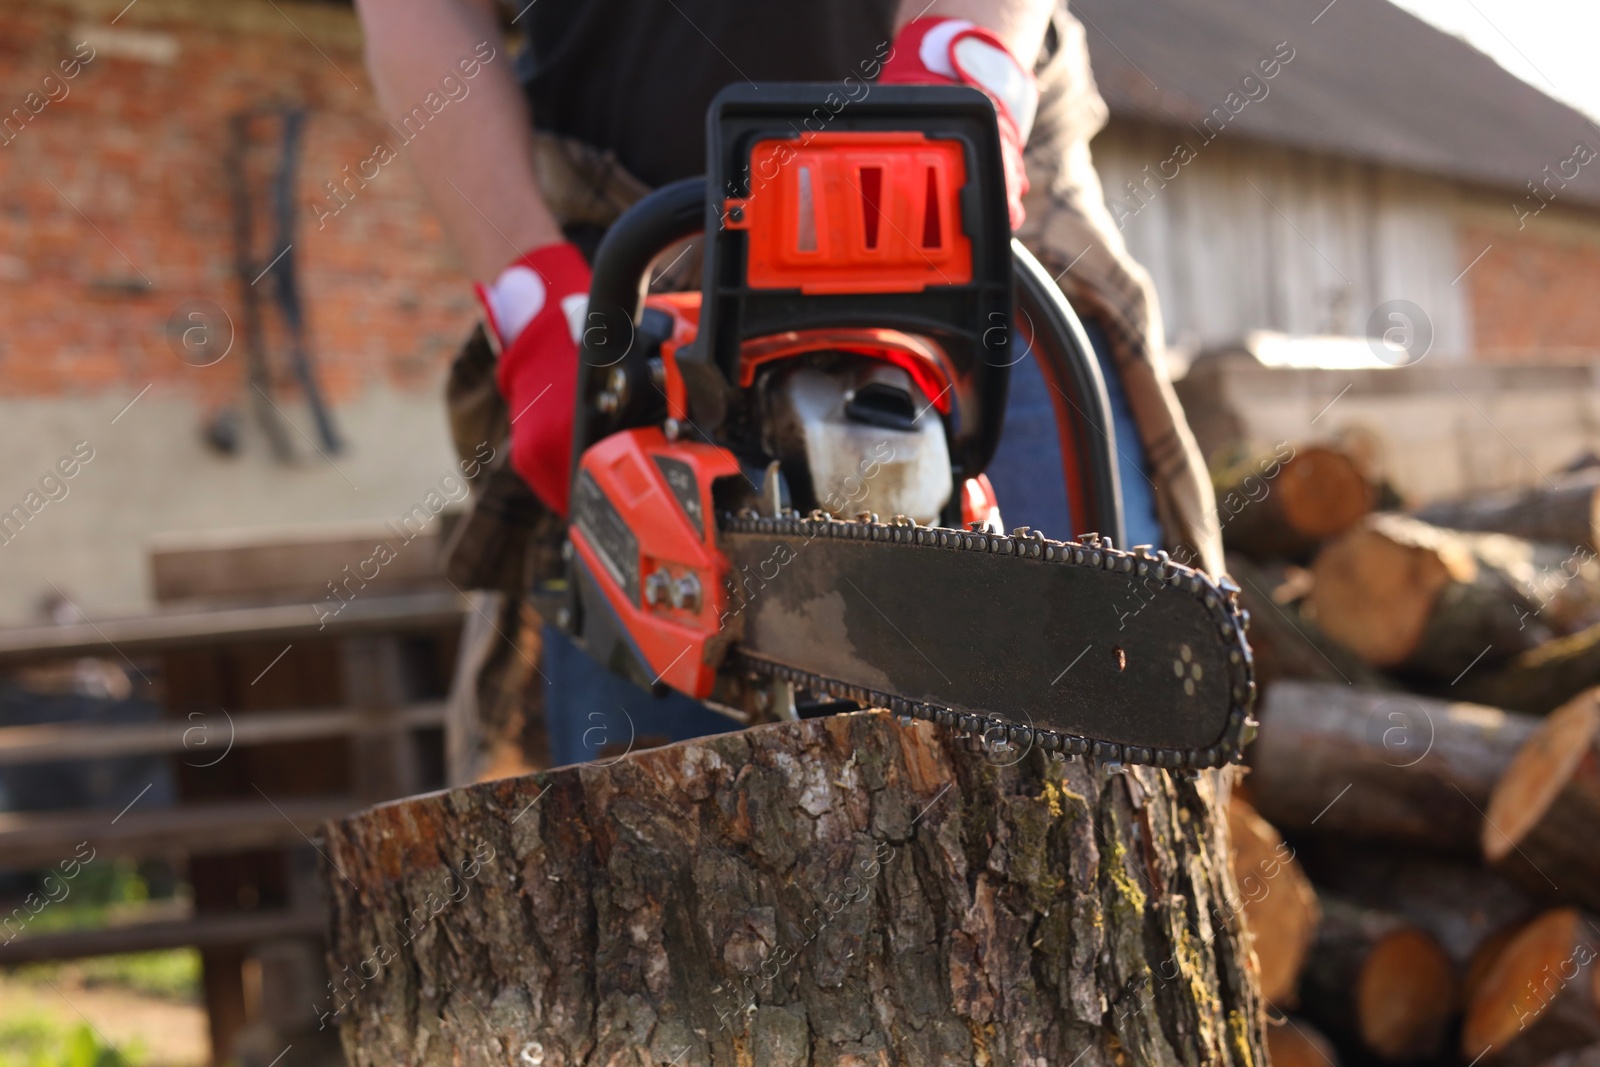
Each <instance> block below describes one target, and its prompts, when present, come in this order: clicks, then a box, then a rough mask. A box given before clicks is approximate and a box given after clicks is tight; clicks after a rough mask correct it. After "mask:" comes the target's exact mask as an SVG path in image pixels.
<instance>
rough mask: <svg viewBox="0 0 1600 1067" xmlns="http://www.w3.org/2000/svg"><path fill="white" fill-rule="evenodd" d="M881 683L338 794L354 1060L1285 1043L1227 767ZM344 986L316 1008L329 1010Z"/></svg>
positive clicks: (331, 851)
mask: <svg viewBox="0 0 1600 1067" xmlns="http://www.w3.org/2000/svg"><path fill="white" fill-rule="evenodd" d="M969 744H970V742H968V741H964V740H962V739H960V738H956V737H954V736H952V735H950V734H948V733H945V732H943V731H940V730H937V729H935V728H933V727H931V726H929V725H927V724H923V723H916V724H903V723H900V722H898V721H897V720H896V719H894V718H893V717H891V716H889V715H887V714H884V713H877V712H863V713H856V714H850V715H841V716H835V717H828V718H822V719H813V720H807V721H804V722H794V723H783V724H778V725H769V726H762V727H757V728H755V729H751V730H747V731H744V732H740V733H733V734H726V735H722V736H719V737H711V738H702V739H699V740H695V741H689V742H683V743H681V744H677V745H672V746H670V747H666V748H660V749H653V750H650V751H646V752H639V753H634V754H632V755H629V756H626V757H624V758H620V759H618V760H616V761H613V762H611V763H609V764H604V763H592V764H584V765H579V766H574V767H564V768H558V769H556V770H552V771H545V772H541V773H539V774H536V775H530V776H527V777H522V778H514V779H506V780H502V781H498V782H490V783H486V784H482V785H477V786H471V787H467V788H463V789H457V790H453V791H450V792H445V793H439V794H434V795H430V796H422V797H414V798H410V799H408V800H404V801H399V802H396V803H393V804H388V805H384V806H381V807H378V808H374V809H372V810H370V811H366V812H363V813H360V814H358V815H354V816H351V817H350V818H347V819H345V820H342V821H340V822H337V823H333V824H330V825H329V827H328V830H327V854H328V858H329V860H330V862H331V866H332V868H333V870H332V871H331V872H330V874H329V886H330V890H331V894H332V898H333V915H332V931H331V949H330V962H331V970H332V973H333V974H334V975H335V976H336V978H335V982H334V985H333V987H332V988H331V990H330V993H331V994H332V995H331V996H330V998H329V999H328V1001H327V1003H326V1004H325V1007H326V1008H327V1010H328V1011H329V1013H330V1014H328V1015H325V1016H324V1021H325V1022H331V1021H332V1019H333V1018H334V1015H333V1014H332V1013H333V1012H337V1013H338V1018H339V1020H340V1025H341V1027H342V1037H343V1040H344V1045H345V1049H346V1051H347V1053H348V1055H349V1057H350V1062H351V1063H352V1064H354V1065H357V1067H380V1065H381V1067H394V1065H397V1064H412V1065H435V1064H437V1065H450V1067H468V1065H475V1064H490V1063H494V1064H517V1065H522V1064H532V1065H535V1067H566V1065H576V1064H630V1065H632V1064H659V1065H667V1064H680V1065H684V1067H689V1065H696V1064H717V1065H721V1064H730V1065H731V1064H760V1065H763V1067H767V1065H773V1067H783V1065H790V1064H810V1063H818V1064H822V1063H826V1064H855V1065H867V1064H873V1065H877V1064H891V1063H896V1064H898V1063H918V1064H928V1065H939V1067H944V1065H953V1064H963V1065H971V1064H1034V1065H1040V1067H1043V1065H1045V1064H1067V1063H1076V1064H1077V1065H1078V1067H1090V1065H1105V1067H1110V1065H1113V1064H1119V1063H1138V1064H1142V1065H1169V1064H1170V1065H1174V1067H1176V1065H1178V1064H1234V1065H1238V1067H1246V1065H1258V1064H1261V1063H1263V1062H1264V1056H1265V1051H1264V1047H1263V1036H1262V1025H1261V1005H1260V1001H1259V997H1258V994H1257V992H1256V985H1255V979H1254V977H1253V975H1252V974H1251V973H1250V971H1249V966H1250V965H1249V957H1248V953H1247V951H1246V950H1245V948H1244V946H1243V944H1242V940H1241V926H1242V922H1241V916H1240V907H1241V902H1240V899H1239V897H1238V893H1237V890H1236V888H1235V886H1234V884H1233V880H1232V878H1231V876H1230V875H1229V863H1228V840H1227V833H1226V829H1225V819H1224V816H1223V813H1224V811H1225V809H1226V792H1227V786H1226V783H1227V778H1226V773H1227V772H1208V773H1206V774H1203V775H1201V776H1199V777H1197V778H1195V779H1192V780H1181V779H1176V778H1173V777H1171V776H1169V775H1168V774H1167V772H1165V771H1160V770H1155V769H1151V768H1142V767H1141V768H1133V769H1130V770H1128V771H1127V772H1126V773H1124V774H1108V773H1107V772H1106V771H1104V770H1102V769H1099V768H1097V767H1095V766H1094V765H1093V764H1088V763H1084V762H1075V763H1058V762H1054V761H1052V760H1051V759H1050V758H1048V757H1046V756H1045V755H1044V754H1043V753H1040V752H1025V753H1019V752H1014V751H1005V750H999V749H989V750H986V751H973V750H971V749H970V748H969V747H968V745H969ZM319 1010H321V1009H319Z"/></svg>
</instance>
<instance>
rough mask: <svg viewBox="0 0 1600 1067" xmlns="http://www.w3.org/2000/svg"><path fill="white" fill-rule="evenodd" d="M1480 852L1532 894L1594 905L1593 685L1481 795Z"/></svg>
mask: <svg viewBox="0 0 1600 1067" xmlns="http://www.w3.org/2000/svg"><path fill="white" fill-rule="evenodd" d="M1480 832H1481V835H1482V841H1483V855H1484V858H1485V859H1487V860H1488V861H1489V862H1490V863H1491V864H1494V865H1495V866H1497V867H1500V868H1501V869H1503V870H1505V871H1506V872H1507V873H1509V874H1511V875H1512V876H1513V877H1515V878H1517V879H1518V880H1519V881H1520V882H1522V883H1523V884H1524V885H1526V886H1528V887H1529V888H1530V889H1531V890H1533V891H1534V892H1537V893H1543V894H1545V895H1548V896H1554V897H1557V898H1560V899H1562V900H1568V901H1574V902H1577V903H1580V904H1583V905H1585V906H1587V907H1589V908H1593V909H1596V910H1600V690H1589V691H1588V692H1586V693H1583V694H1582V695H1580V696H1578V697H1576V698H1575V699H1573V700H1572V701H1571V702H1570V703H1568V704H1566V705H1565V706H1564V707H1562V708H1560V709H1559V710H1557V711H1555V712H1553V713H1552V714H1551V715H1550V717H1549V718H1548V719H1546V720H1545V721H1544V722H1543V723H1542V724H1540V727H1539V729H1538V731H1537V732H1536V733H1534V735H1533V736H1532V737H1531V738H1529V739H1528V741H1527V743H1526V744H1524V745H1523V746H1522V748H1521V749H1520V750H1519V751H1518V752H1517V754H1516V758H1515V759H1513V760H1512V761H1511V765H1510V766H1509V767H1508V768H1507V769H1506V772H1505V774H1504V775H1503V776H1502V777H1501V779H1500V782H1499V784H1498V785H1497V786H1496V787H1495V789H1494V793H1493V795H1492V796H1491V797H1490V799H1489V803H1488V811H1487V813H1486V817H1485V818H1484V820H1483V825H1482V828H1481V831H1480Z"/></svg>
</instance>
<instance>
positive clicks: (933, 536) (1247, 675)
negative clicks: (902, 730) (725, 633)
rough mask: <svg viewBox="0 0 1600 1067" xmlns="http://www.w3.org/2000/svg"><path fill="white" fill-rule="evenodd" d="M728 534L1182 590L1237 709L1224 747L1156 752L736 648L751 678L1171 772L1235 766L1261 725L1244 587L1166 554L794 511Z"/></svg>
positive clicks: (750, 520) (748, 522) (1091, 541)
mask: <svg viewBox="0 0 1600 1067" xmlns="http://www.w3.org/2000/svg"><path fill="white" fill-rule="evenodd" d="M717 525H718V529H719V530H720V531H721V532H722V533H723V534H732V535H735V536H736V535H738V534H741V533H744V534H761V535H768V536H783V537H803V538H806V539H808V540H810V539H813V538H823V539H836V540H849V541H871V542H881V543H883V544H886V545H889V544H892V545H906V546H913V547H917V548H921V549H925V550H933V551H955V552H972V553H984V554H988V555H997V556H1016V557H1018V558H1022V559H1032V560H1040V561H1043V562H1045V563H1055V564H1060V565H1062V566H1069V567H1088V568H1091V569H1096V570H1106V571H1111V572H1114V573H1121V574H1126V575H1129V576H1130V577H1136V578H1153V579H1155V580H1156V581H1158V582H1160V583H1161V585H1162V586H1163V587H1164V588H1165V589H1169V590H1173V591H1175V592H1178V593H1181V594H1186V595H1188V596H1190V597H1192V598H1194V599H1195V600H1197V601H1198V602H1199V603H1201V604H1202V605H1203V606H1204V607H1205V608H1206V610H1207V611H1208V612H1210V613H1211V616H1212V618H1213V620H1214V621H1215V624H1216V634H1217V637H1218V638H1219V639H1220V640H1221V641H1222V642H1223V643H1224V644H1227V645H1230V646H1232V647H1230V648H1229V649H1228V653H1227V663H1228V670H1229V691H1230V693H1231V695H1232V699H1233V707H1232V708H1231V709H1230V711H1229V715H1228V724H1227V727H1226V729H1225V730H1224V732H1223V735H1222V737H1221V738H1220V739H1218V741H1217V742H1216V743H1214V744H1212V745H1209V746H1207V747H1205V748H1197V749H1182V748H1150V747H1145V746H1141V745H1124V744H1121V743H1118V742H1113V741H1099V740H1095V739H1093V738H1089V737H1081V736H1077V735H1073V734H1065V733H1060V732H1058V731H1055V730H1049V729H1045V728H1042V727H1037V726H1023V725H1020V724H1018V723H1014V722H1007V721H1006V720H1004V719H998V718H994V717H992V716H986V715H978V714H973V713H970V712H960V711H954V710H951V709H949V708H945V707H940V706H939V705H935V704H928V703H924V702H922V701H914V700H907V699H906V698H904V697H902V696H898V695H896V694H894V693H886V692H883V691H881V690H876V689H869V688H863V687H861V686H857V685H849V684H846V683H844V682H840V681H837V680H834V679H831V678H827V677H825V676H823V675H820V674H815V673H813V672H811V671H807V670H803V669H801V668H798V667H793V666H789V665H787V664H783V663H777V662H774V661H772V660H769V659H765V658H763V657H761V656H760V655H758V654H756V653H752V652H746V651H743V650H741V649H735V650H734V651H733V653H732V655H733V658H734V662H735V663H736V665H737V666H738V667H739V668H741V669H743V670H745V671H746V672H748V673H750V674H752V675H757V676H761V677H766V678H770V679H774V680H776V681H781V682H788V683H791V684H793V685H795V686H798V687H800V688H802V689H806V690H809V691H811V692H813V693H818V694H827V695H828V696H831V697H834V698H837V699H840V700H851V701H854V702H855V703H857V704H860V705H862V706H864V707H876V708H885V709H887V710H889V711H891V712H893V713H895V714H897V715H902V716H908V717H911V718H915V719H923V720H926V721H929V722H933V723H935V724H937V725H939V726H941V727H944V728H947V729H952V730H957V731H959V732H962V733H965V734H975V735H978V736H980V737H983V738H986V739H987V738H989V737H991V736H995V735H996V734H997V732H998V736H999V737H1003V738H1004V739H1005V740H1006V741H1007V742H1008V743H1009V744H1011V745H1017V746H1027V745H1032V744H1037V745H1038V746H1039V747H1040V748H1041V750H1043V751H1044V752H1046V753H1051V754H1059V755H1062V756H1066V757H1077V756H1089V757H1093V758H1094V759H1095V760H1096V761H1098V762H1100V763H1133V764H1143V765H1149V766H1155V767H1165V768H1169V769H1173V770H1195V769H1200V768H1205V767H1220V766H1222V765H1224V764H1226V763H1228V762H1239V761H1240V760H1241V759H1242V758H1243V750H1244V747H1245V746H1246V745H1248V744H1249V743H1250V742H1251V741H1252V740H1253V739H1254V738H1255V732H1256V725H1257V724H1256V722H1255V720H1254V719H1252V718H1251V717H1250V711H1251V709H1252V707H1253V706H1254V703H1255V695H1256V684H1255V665H1254V662H1253V660H1252V658H1251V655H1250V646H1249V643H1248V641H1246V639H1245V631H1246V629H1247V628H1248V626H1249V613H1248V612H1246V611H1245V610H1244V609H1242V608H1240V607H1239V602H1238V593H1239V587H1238V586H1236V585H1234V584H1233V583H1232V581H1230V580H1229V579H1227V578H1223V579H1222V581H1221V582H1220V583H1219V582H1216V581H1213V580H1212V579H1211V578H1210V577H1209V576H1208V575H1207V574H1205V572H1203V571H1200V570H1196V569H1195V568H1193V567H1187V566H1185V565H1183V564H1181V563H1177V562H1174V561H1173V560H1172V559H1171V558H1169V557H1168V555H1167V553H1166V552H1150V551H1148V550H1147V549H1145V548H1143V547H1142V546H1141V547H1140V548H1138V549H1135V550H1133V551H1125V550H1122V549H1118V548H1116V547H1114V546H1112V545H1111V544H1110V542H1109V541H1107V540H1105V539H1103V538H1101V537H1100V536H1099V535H1098V534H1084V535H1082V540H1079V541H1053V540H1050V539H1049V538H1047V537H1045V536H1044V535H1043V534H1040V533H1037V532H1027V531H1026V530H1025V528H1024V529H1021V530H1018V531H1017V532H1016V533H1015V534H1013V535H1009V536H1008V535H1005V534H995V533H989V532H987V531H985V530H982V529H969V530H951V529H946V528H944V527H933V526H919V525H917V524H916V523H915V522H914V521H912V520H910V519H906V518H903V517H897V518H896V520H895V521H893V522H879V521H877V517H876V516H872V517H871V518H870V519H869V520H864V521H851V520H847V519H838V518H834V517H832V516H830V515H828V514H826V513H825V512H821V511H814V512H812V513H811V515H810V516H809V517H802V516H800V515H799V513H797V512H789V513H788V514H785V515H783V516H780V517H778V518H771V517H764V516H759V515H757V514H755V513H754V512H753V511H749V510H746V511H744V512H741V513H740V514H738V515H733V514H727V513H724V514H723V515H721V516H719V517H718V523H717Z"/></svg>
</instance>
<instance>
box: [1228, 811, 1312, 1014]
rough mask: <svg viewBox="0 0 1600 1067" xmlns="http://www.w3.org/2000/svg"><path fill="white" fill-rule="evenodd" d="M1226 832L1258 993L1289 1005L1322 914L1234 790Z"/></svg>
mask: <svg viewBox="0 0 1600 1067" xmlns="http://www.w3.org/2000/svg"><path fill="white" fill-rule="evenodd" d="M1228 835H1229V837H1230V838H1231V839H1232V841H1233V874H1234V878H1235V879H1236V880H1237V881H1238V883H1239V893H1240V895H1241V896H1242V897H1243V898H1244V913H1245V917H1246V919H1247V920H1248V921H1249V925H1250V938H1251V943H1252V946H1253V948H1254V950H1255V955H1256V961H1257V965H1258V966H1259V968H1260V976H1261V995H1262V996H1264V997H1265V998H1266V999H1267V1000H1269V1001H1271V1002H1272V1003H1273V1004H1277V1005H1279V1006H1280V1007H1286V1006H1292V1005H1293V1002H1294V994H1295V988H1296V986H1297V985H1298V984H1299V982H1300V971H1301V968H1302V967H1304V965H1305V961H1306V954H1307V953H1308V952H1310V951H1311V945H1312V942H1314V941H1315V940H1316V937H1317V924H1318V923H1319V922H1320V921H1321V918H1322V910H1321V908H1320V907H1318V905H1317V893H1316V890H1314V889H1313V888H1312V887H1311V880H1310V879H1309V878H1307V877H1306V875H1305V872H1304V871H1302V870H1301V869H1300V865H1299V863H1297V862H1296V861H1295V858H1294V851H1293V850H1292V849H1290V848H1289V847H1288V846H1287V845H1286V844H1285V843H1284V840H1283V837H1282V836H1281V835H1280V834H1279V833H1278V831H1277V830H1275V829H1273V828H1272V824H1271V823H1269V822H1267V821H1266V820H1265V819H1263V818H1262V817H1261V816H1260V815H1258V814H1256V811H1255V809H1254V808H1252V807H1251V806H1250V804H1249V802H1248V801H1246V800H1245V799H1244V798H1243V797H1242V796H1240V795H1239V794H1238V793H1237V792H1235V794H1234V796H1233V799H1232V801H1231V802H1230V803H1229V805H1228Z"/></svg>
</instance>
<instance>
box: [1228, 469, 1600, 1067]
mask: <svg viewBox="0 0 1600 1067" xmlns="http://www.w3.org/2000/svg"><path fill="white" fill-rule="evenodd" d="M1285 451H1287V452H1288V453H1289V455H1288V457H1287V458H1285V457H1284V454H1283V453H1284V452H1285ZM1268 471H1271V472H1272V473H1273V474H1274V475H1275V476H1274V477H1270V478H1268V477H1264V475H1265V474H1266V473H1267V472H1268ZM1216 484H1217V489H1218V497H1219V515H1220V516H1221V518H1222V519H1223V531H1222V532H1223V538H1224V540H1225V542H1226V543H1227V546H1228V549H1229V557H1228V562H1229V569H1230V571H1231V572H1232V575H1233V577H1234V579H1235V580H1236V581H1237V582H1238V584H1239V586H1240V588H1241V597H1242V599H1243V600H1244V602H1245V605H1246V607H1247V608H1248V609H1249V611H1250V613H1251V632H1250V635H1251V641H1252V644H1253V645H1254V646H1255V648H1256V651H1257V664H1258V677H1259V678H1260V680H1261V683H1262V696H1261V701H1260V704H1259V706H1258V717H1259V718H1260V720H1261V730H1260V735H1259V737H1258V739H1257V740H1256V742H1255V744H1254V745H1253V746H1252V747H1251V749H1250V750H1249V751H1248V753H1247V760H1248V763H1249V767H1250V772H1249V774H1248V776H1247V777H1246V778H1245V779H1244V782H1243V785H1242V786H1241V788H1240V789H1239V790H1238V792H1237V794H1236V796H1235V799H1234V801H1233V809H1232V810H1231V812H1230V820H1229V821H1230V827H1231V829H1232V833H1233V840H1234V849H1235V854H1234V867H1235V873H1236V875H1237V877H1238V881H1239V886H1240V892H1241V894H1242V896H1243V899H1244V902H1245V904H1244V907H1245V911H1246V914H1247V916H1248V919H1249V925H1250V927H1251V930H1252V936H1253V938H1254V951H1255V955H1256V958H1257V963H1258V965H1259V972H1260V978H1261V982H1262V987H1263V992H1264V993H1265V995H1266V997H1267V999H1268V1000H1269V1001H1270V1002H1271V1003H1272V1005H1273V1007H1274V1012H1273V1022H1274V1026H1273V1027H1272V1029H1271V1030H1270V1031H1269V1035H1270V1045H1271V1053H1272V1056H1273V1059H1274V1061H1275V1062H1276V1063H1278V1064H1280V1065H1297V1064H1302V1063H1304V1064H1318V1065H1322V1064H1337V1063H1343V1064H1345V1065H1346V1067H1350V1065H1352V1064H1359V1063H1369V1062H1370V1063H1424V1062H1425V1063H1430V1064H1446V1063H1453V1064H1463V1065H1465V1064H1479V1063H1481V1064H1483V1065H1485V1067H1503V1065H1516V1067H1523V1065H1526V1067H1540V1065H1562V1067H1600V560H1597V545H1600V478H1597V477H1596V476H1595V474H1594V472H1592V471H1591V472H1585V473H1583V474H1578V475H1574V476H1570V477H1567V478H1565V479H1562V480H1558V481H1556V482H1553V483H1548V484H1544V485H1543V486H1542V487H1541V488H1537V489H1532V490H1527V491H1523V492H1519V493H1508V494H1503V495H1497V496H1493V497H1481V498H1478V499H1473V500H1466V501H1461V502H1456V503H1450V504H1437V505H1433V506H1430V507H1428V508H1425V509H1422V510H1418V511H1415V512H1412V513H1406V512H1404V511H1401V510H1399V509H1398V508H1396V509H1395V510H1386V511H1375V510H1373V509H1374V507H1375V506H1377V505H1379V504H1387V505H1396V504H1397V503H1398V501H1397V500H1396V499H1395V498H1394V497H1393V495H1392V494H1386V493H1385V491H1384V490H1383V489H1382V488H1381V487H1380V486H1379V485H1377V484H1376V480H1375V479H1374V478H1373V477H1372V476H1371V474H1370V472H1368V471H1367V470H1364V469H1363V468H1362V467H1361V465H1360V464H1359V463H1358V462H1357V460H1355V459H1353V458H1352V457H1350V456H1347V455H1345V454H1343V453H1341V452H1340V451H1338V450H1336V449H1331V448H1307V449H1300V450H1293V449H1288V450H1284V449H1280V450H1279V452H1278V453H1277V454H1275V455H1274V456H1273V457H1272V458H1271V459H1270V460H1269V461H1254V462H1248V461H1247V462H1244V463H1236V464H1232V465H1230V467H1229V468H1228V469H1227V470H1225V471H1223V472H1221V473H1220V474H1218V475H1217V479H1216ZM1230 494H1231V499H1233V500H1235V501H1239V500H1242V501H1244V503H1243V504H1242V505H1241V506H1239V507H1237V509H1232V508H1230V505H1229V503H1228V501H1229V500H1230ZM1386 495H1387V500H1386V499H1385V497H1386Z"/></svg>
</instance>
